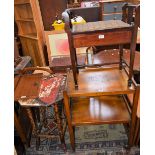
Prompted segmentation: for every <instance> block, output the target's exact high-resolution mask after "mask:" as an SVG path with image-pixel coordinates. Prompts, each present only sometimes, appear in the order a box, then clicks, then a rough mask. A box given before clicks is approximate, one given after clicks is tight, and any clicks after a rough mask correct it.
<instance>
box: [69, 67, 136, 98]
mask: <svg viewBox="0 0 155 155" xmlns="http://www.w3.org/2000/svg"><path fill="white" fill-rule="evenodd" d="M77 80H78V88H75V84H74V80H73V74H72V71H68V73H67V93H68V96H70V97H77V96H101V95H114V94H130V93H134V91H135V87H134V85H132V86H131V87H128V82H127V81H128V76H127V74H126V73H125V71H124V70H119V69H118V68H107V69H104V68H100V69H84V70H81V71H80V72H79V74H78V75H77Z"/></svg>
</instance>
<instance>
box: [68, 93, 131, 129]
mask: <svg viewBox="0 0 155 155" xmlns="http://www.w3.org/2000/svg"><path fill="white" fill-rule="evenodd" d="M72 102H73V105H72V109H71V111H72V125H73V126H75V125H84V124H85V125H87V124H94V125H95V124H101V123H104V124H109V123H110V124H114V123H128V122H129V121H130V120H131V119H130V114H129V112H128V109H127V108H126V104H125V102H124V100H123V98H122V96H118V95H117V96H102V97H101V96H100V97H91V98H74V99H73V100H72Z"/></svg>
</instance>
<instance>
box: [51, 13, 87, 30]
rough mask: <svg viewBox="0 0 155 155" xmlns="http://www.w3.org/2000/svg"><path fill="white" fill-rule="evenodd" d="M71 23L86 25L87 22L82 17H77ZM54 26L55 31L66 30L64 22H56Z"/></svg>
mask: <svg viewBox="0 0 155 155" xmlns="http://www.w3.org/2000/svg"><path fill="white" fill-rule="evenodd" d="M71 22H72V24H73V25H75V24H84V23H86V21H85V20H84V19H83V18H82V17H81V16H77V17H76V18H73V19H71ZM52 26H53V27H54V29H55V30H64V28H65V23H64V22H63V21H62V20H55V21H54V23H53V24H52Z"/></svg>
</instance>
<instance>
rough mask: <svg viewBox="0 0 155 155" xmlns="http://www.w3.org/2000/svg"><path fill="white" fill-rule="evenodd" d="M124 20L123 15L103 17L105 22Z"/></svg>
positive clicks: (106, 15)
mask: <svg viewBox="0 0 155 155" xmlns="http://www.w3.org/2000/svg"><path fill="white" fill-rule="evenodd" d="M121 19H122V14H121V13H120V14H115V13H113V14H104V15H103V20H104V21H105V20H121Z"/></svg>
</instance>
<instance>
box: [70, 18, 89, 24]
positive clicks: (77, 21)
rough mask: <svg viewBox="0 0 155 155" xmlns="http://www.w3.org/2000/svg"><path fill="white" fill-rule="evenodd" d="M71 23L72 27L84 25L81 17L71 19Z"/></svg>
mask: <svg viewBox="0 0 155 155" xmlns="http://www.w3.org/2000/svg"><path fill="white" fill-rule="evenodd" d="M71 22H72V24H73V25H75V24H85V23H86V21H85V20H84V19H83V18H82V17H81V16H77V17H76V18H73V19H71Z"/></svg>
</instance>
